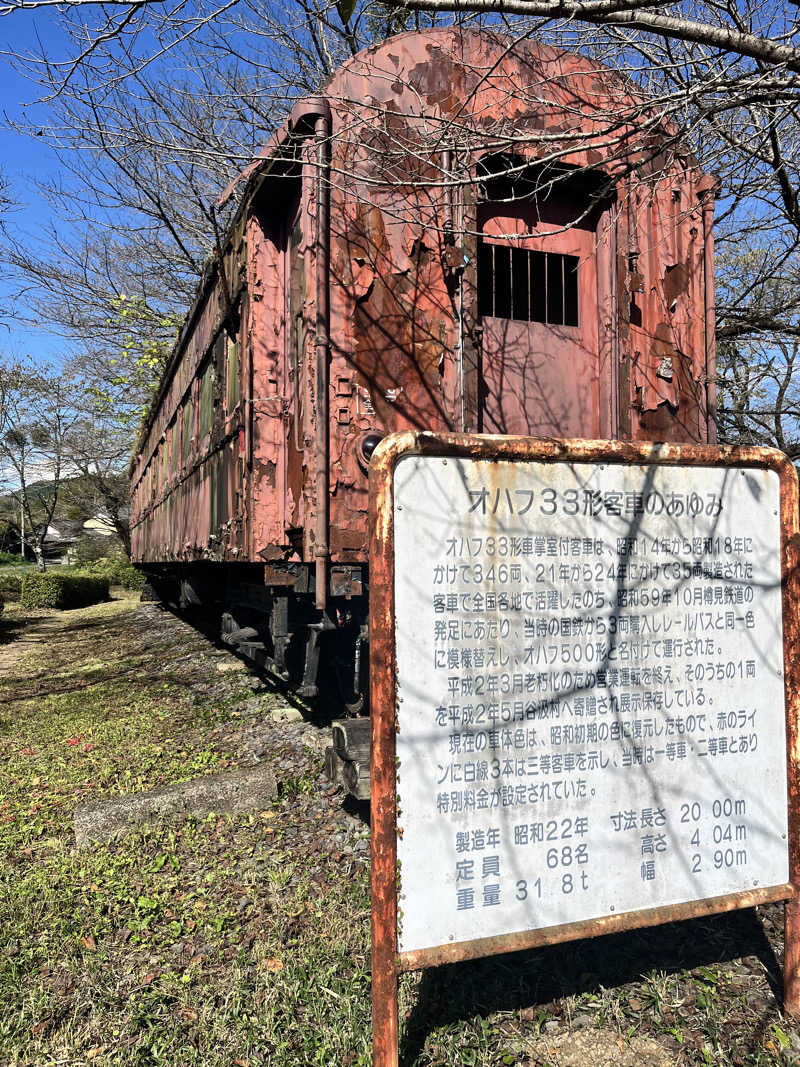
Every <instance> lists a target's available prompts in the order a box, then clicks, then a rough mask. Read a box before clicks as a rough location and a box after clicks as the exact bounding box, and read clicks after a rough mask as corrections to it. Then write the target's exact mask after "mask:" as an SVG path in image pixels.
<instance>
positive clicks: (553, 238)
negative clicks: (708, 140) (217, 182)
mask: <svg viewBox="0 0 800 1067" xmlns="http://www.w3.org/2000/svg"><path fill="white" fill-rule="evenodd" d="M486 71H491V76H490V77H487V76H486ZM328 111H329V112H330V116H331V117H330V131H331V135H330V140H329V143H328V136H327V133H325V132H324V131H322V129H321V128H320V130H319V131H317V136H316V137H315V136H314V129H315V123H317V122H318V121H319V120H320V119H321V117H322V118H324V117H325V115H326V114H327V112H328ZM643 117H646V118H647V119H648V121H650V119H651V118H652V116H647V107H646V103H645V102H643V101H642V100H641V99H640V98H638V97H637V96H636V95H635V93H634V90H633V88H632V86H631V83H630V82H629V81H627V79H625V78H624V77H622V76H621V75H619V74H617V73H615V72H613V71H611V70H608V69H606V68H603V67H602V66H601V65H600V64H598V63H596V62H594V61H590V60H588V59H584V58H582V57H579V56H573V55H569V54H567V53H563V52H560V51H557V50H555V49H551V48H545V47H542V46H540V45H537V44H536V43H535V42H533V41H522V42H517V43H515V45H514V47H513V48H511V49H509V48H508V40H507V39H506V38H505V37H503V36H502V35H496V34H493V33H490V32H486V31H480V32H479V31H474V30H462V29H458V28H452V27H451V28H446V29H445V28H443V29H436V30H431V31H428V32H424V33H406V34H400V35H398V36H396V37H393V38H391V40H389V41H387V42H385V43H384V44H382V45H379V46H377V47H376V48H373V49H370V50H368V51H366V52H364V53H360V54H359V55H357V56H355V57H353V58H352V59H350V60H349V61H348V62H347V63H345V64H344V65H343V66H342V67H341V68H340V69H339V70H338V71H337V72H336V73H335V74H334V75H333V78H332V79H331V81H330V83H329V85H328V87H327V88H326V93H325V96H324V97H321V98H312V99H309V100H306V101H301V102H300V103H299V104H298V105H296V107H295V109H294V111H293V112H292V116H291V118H290V120H289V122H288V123H287V124H286V126H285V127H284V128H283V129H282V130H281V131H279V132H278V134H276V136H275V137H274V138H273V139H272V141H271V142H270V145H268V146H267V148H265V150H264V152H263V154H262V157H261V158H259V159H258V160H257V161H255V162H254V164H253V165H251V167H249V168H248V170H247V171H246V172H245V174H244V175H243V177H242V181H241V182H240V183H239V184H238V189H239V190H241V192H242V194H243V195H242V201H241V205H240V207H239V210H238V213H237V215H236V218H235V220H234V224H233V226H232V228H231V230H230V232H229V234H228V235H227V237H226V238H225V239H223V240H222V241H221V242H220V249H221V254H222V257H223V261H224V270H222V271H220V270H219V269H217V268H216V267H214V266H212V267H211V268H210V269H209V271H208V273H207V276H206V278H205V280H204V282H203V285H202V287H201V293H200V296H199V297H198V301H197V304H196V306H195V309H194V310H193V312H192V315H191V316H190V318H189V320H187V324H186V327H185V328H184V330H183V333H182V335H181V338H180V340H179V342H178V345H177V346H176V349H175V352H174V354H173V357H172V359H171V361H170V365H169V368H168V371H167V374H166V376H165V378H164V382H163V385H162V388H161V390H160V393H159V396H158V398H157V402H156V404H155V406H154V408H153V411H152V413H151V416H150V418H149V420H148V422H147V424H146V428H145V431H144V433H143V435H142V438H141V440H140V443H139V448H138V457H137V459H136V461H135V463H134V466H133V472H132V473H133V497H132V527H133V532H132V541H133V552H134V557H135V558H136V559H138V560H143V561H150V562H167V561H186V562H189V561H194V560H203V559H207V560H224V561H241V560H246V561H251V562H272V561H292V562H300V563H303V564H305V565H307V566H309V567H312V568H313V567H314V565H315V563H316V562H318V563H319V568H320V570H319V580H318V581H317V583H316V585H317V589H316V594H317V596H318V597H322V596H324V595H325V592H326V590H328V584H327V581H326V580H325V579H324V577H323V575H324V573H325V571H326V570H327V567H326V566H325V564H326V562H327V560H328V559H329V560H330V562H331V563H333V564H336V563H339V564H347V563H363V562H366V558H367V543H366V540H367V539H366V516H367V508H368V499H367V479H366V473H365V464H364V461H363V455H362V451H361V443H362V442H363V440H364V439H365V436H366V435H368V434H370V433H379V434H383V433H388V432H394V431H398V430H403V429H433V430H455V431H459V430H470V431H476V430H483V431H485V432H505V433H516V432H524V433H527V434H534V435H537V436H559V437H565V436H573V435H580V436H583V437H594V436H607V437H620V438H627V437H629V438H632V439H641V438H648V439H652V438H659V439H661V438H663V439H666V440H679V441H698V442H702V441H707V440H710V439H712V438H713V428H712V425H711V413H712V409H713V397H714V380H713V375H714V369H713V363H714V361H713V307H712V303H713V279H712V277H711V268H712V250H713V249H712V235H711V226H710V221H711V217H712V212H713V193H714V183H713V181H712V180H711V179H709V178H708V177H707V176H706V175H703V174H702V173H701V172H700V171H699V170H698V168H697V166H696V165H695V163H694V161H693V160H692V157H691V155H690V154H689V153H687V152H686V151H685V150H683V149H682V148H680V146H675V145H674V143H673V142H674V137H673V131H671V130H669V129H666V128H659V127H658V125H657V123H656V124H653V122H650V126H649V129H648V130H647V132H646V134H644V133H642V125H643ZM610 118H613V123H614V134H613V137H611V138H609V136H608V132H609V120H610ZM326 129H327V126H326ZM662 142H663V143H662ZM502 153H506V154H507V153H511V154H512V155H513V156H514V158H515V159H516V160H517V161H518V164H519V165H520V166H522V167H537V166H540V165H541V164H542V163H543V162H544V161H545V160H546V159H552V158H555V157H558V160H559V165H562V166H566V167H571V168H573V170H574V172H575V173H576V174H579V175H582V177H580V180H579V181H577V180H576V181H577V184H576V181H572V182H571V184H570V183H567V184H559V183H556V184H555V185H554V186H553V189H552V191H550V192H548V193H547V194H546V195H545V194H544V193H543V194H542V195H540V196H537V197H534V198H533V199H532V200H531V199H529V200H528V201H519V202H516V203H514V202H512V203H511V204H508V203H503V202H501V201H500V200H497V199H496V198H495V199H493V194H492V192H491V188H490V186H489V185H486V184H485V183H484V184H483V185H482V184H480V183H479V181H478V179H479V178H480V175H481V173H482V170H481V168H484V169H485V167H486V166H487V162H486V161H487V159H491V158H494V157H497V156H498V154H502ZM531 173H533V172H531ZM548 173H549V172H548ZM328 175H329V178H330V180H328ZM587 183H588V184H587ZM587 190H588V191H587ZM591 190H594V192H593V193H591ZM598 190H599V192H598ZM231 191H232V190H231ZM590 193H591V195H592V196H594V195H595V193H596V194H597V199H596V202H595V201H592V200H591V197H590ZM587 197H589V199H587ZM501 200H502V198H501ZM328 201H329V202H330V203H329V212H328ZM326 216H327V219H326ZM328 230H329V231H330V233H329V241H328V240H326V233H327V231H328ZM481 242H483V244H485V245H487V246H492V247H495V248H500V249H503V248H505V249H506V250H508V249H511V248H513V249H515V250H525V251H526V252H529V253H531V255H534V254H540V253H545V252H546V253H551V254H554V255H561V256H571V255H574V256H575V257H576V259H577V260H578V290H579V292H578V304H579V312H580V314H579V323H578V325H577V326H574V327H573V326H568V325H563V324H562V325H559V324H554V323H544V322H535V321H527V320H525V321H523V320H520V319H514V318H503V317H502V316H495V315H487V314H481V309H480V306H479V305H480V299H481V298H480V293H479V291H478V272H477V262H478V253H479V247H480V246H481ZM221 275H222V276H224V279H225V281H226V283H227V284H226V285H225V286H223V285H222V278H221ZM326 304H327V305H329V306H327V307H326ZM230 308H232V309H233V318H234V319H236V320H237V323H238V329H237V328H236V327H233V328H234V329H236V333H235V338H232V339H231V340H233V339H235V341H236V347H237V352H238V360H237V363H236V367H235V372H234V373H235V377H236V379H237V384H238V388H237V389H235V390H234V391H233V394H234V395H233V396H232V397H231V398H230V400H231V402H230V403H229V402H228V400H229V398H228V396H227V391H226V390H225V389H224V388H223V385H224V384H227V381H228V378H229V374H228V370H229V366H230V364H229V362H228V361H227V355H226V354H225V353H223V356H222V360H223V364H222V365H220V366H219V367H218V368H217V373H218V376H219V379H218V381H217V383H216V385H215V387H214V389H212V390H211V392H209V389H208V386H206V391H205V393H203V386H202V381H201V379H202V376H203V374H204V368H205V366H206V364H207V362H208V361H209V360H210V359H216V358H217V357H216V356H215V355H214V352H215V351H216V348H217V347H219V345H220V340H219V339H220V337H223V342H224V344H227V341H226V340H225V337H226V328H227V330H230V329H231V328H232V323H231V322H230V321H229V320H231V318H232V316H231V313H230V310H229V309H230ZM209 399H210V402H211V417H212V421H213V427H212V428H211V430H210V432H206V433H201V431H200V419H201V412H200V408H201V406H203V405H205V407H206V408H207V405H208V402H209ZM204 410H205V409H204ZM202 417H203V418H205V415H203V416H202ZM173 440H177V441H178V446H177V457H178V459H177V462H176V463H174V464H173V463H172V462H171V461H170V462H168V463H167V464H166V468H167V469H166V472H163V473H161V474H160V475H158V476H156V473H155V472H156V471H162V470H163V468H164V467H165V461H164V456H165V455H169V456H171V454H172V452H171V450H172V448H173V446H172V444H171V442H172V441H173ZM326 455H327V459H326ZM326 487H327V491H326ZM320 602H321V601H320Z"/></svg>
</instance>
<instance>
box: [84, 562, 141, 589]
mask: <svg viewBox="0 0 800 1067" xmlns="http://www.w3.org/2000/svg"><path fill="white" fill-rule="evenodd" d="M81 572H82V573H84V574H99V575H102V577H103V578H108V580H109V582H110V583H111V585H121V586H122V588H123V589H141V588H142V587H143V586H144V581H145V578H144V575H143V574H142V573H141V572H140V571H137V569H136V568H135V567H134V565H133V564H132V563H131V562H130V560H128V559H109V558H108V557H104V558H103V559H96V560H94V562H93V563H87V564H86V566H85V567H81Z"/></svg>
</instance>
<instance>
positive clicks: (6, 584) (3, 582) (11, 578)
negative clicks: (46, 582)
mask: <svg viewBox="0 0 800 1067" xmlns="http://www.w3.org/2000/svg"><path fill="white" fill-rule="evenodd" d="M24 577H25V575H24V574H14V573H13V571H12V572H6V573H5V574H2V573H0V595H2V597H3V599H4V600H19V596H20V593H21V592H22V579H23V578H24Z"/></svg>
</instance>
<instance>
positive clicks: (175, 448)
mask: <svg viewBox="0 0 800 1067" xmlns="http://www.w3.org/2000/svg"><path fill="white" fill-rule="evenodd" d="M180 441H181V435H180V427H179V425H178V417H177V415H176V416H175V418H174V419H173V420H172V422H171V423H170V427H169V442H170V450H169V465H170V469H171V470H172V471H176V470H177V469H178V456H179V451H180V449H179V446H180Z"/></svg>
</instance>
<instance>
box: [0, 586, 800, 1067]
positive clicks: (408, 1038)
mask: <svg viewBox="0 0 800 1067" xmlns="http://www.w3.org/2000/svg"><path fill="white" fill-rule="evenodd" d="M329 718H330V709H329V708H326V707H325V706H324V703H323V704H321V705H320V706H319V707H317V708H310V707H308V706H306V705H304V704H302V703H300V702H298V701H296V700H294V699H292V698H291V697H289V696H288V695H286V694H281V693H280V692H278V691H277V690H276V689H275V688H274V687H273V686H272V685H271V684H270V683H269V682H268V681H267V680H265V679H261V678H258V677H256V676H255V675H253V674H251V673H249V672H248V671H247V670H246V669H245V668H244V667H243V665H242V664H241V663H240V662H239V661H238V660H237V659H236V658H235V657H233V656H232V655H230V653H229V652H228V651H227V650H225V649H222V648H219V647H217V646H215V644H214V643H213V642H212V641H210V640H209V639H208V638H207V637H205V636H203V635H202V634H201V633H199V632H198V631H196V630H195V629H193V628H192V627H190V626H189V625H187V623H185V622H183V621H181V620H179V619H177V618H175V617H174V616H173V615H171V614H169V613H168V612H166V611H163V610H162V609H161V608H160V607H159V606H158V605H154V604H140V603H138V601H137V600H136V599H134V598H133V597H130V596H123V597H119V598H118V599H115V600H114V601H112V602H111V603H109V604H105V605H97V606H95V607H93V608H87V609H82V610H80V611H72V612H63V613H55V612H50V613H48V612H38V613H35V614H33V615H30V614H27V615H26V614H25V613H23V612H22V610H21V609H20V608H19V606H18V605H8V608H7V613H6V615H5V616H4V617H3V619H2V621H0V759H2V764H3V768H4V771H3V776H2V779H1V780H0V871H2V874H1V875H0V1065H3V1067H11V1065H14V1067H20V1065H22V1064H25V1065H43V1067H44V1065H53V1067H55V1065H56V1064H59V1065H61V1064H86V1063H91V1064H99V1065H101V1067H103V1065H111V1064H114V1065H117V1064H120V1065H122V1064H125V1065H127V1064H132V1065H143V1067H144V1065H151V1064H164V1065H167V1064H169V1065H173V1064H177V1063H181V1064H184V1063H186V1064H202V1065H203V1067H207V1065H212V1067H214V1065H217V1064H219V1065H222V1064H225V1065H238V1067H256V1065H260V1064H269V1065H273V1064H274V1065H296V1064H320V1065H327V1064H333V1063H342V1064H347V1065H355V1064H363V1065H367V1064H368V1063H369V1062H370V1029H369V897H368V887H369V883H368V874H369V868H368V864H369V854H368V812H367V810H366V806H365V805H363V804H358V803H356V802H354V801H351V800H347V799H346V798H345V797H344V796H343V795H342V794H341V793H340V792H339V791H338V790H337V789H336V788H335V787H332V786H331V785H330V784H329V783H328V782H327V780H326V779H325V778H324V775H323V773H322V754H323V751H324V747H325V745H326V744H328V743H329V730H328V729H327V728H326V727H325V726H324V725H321V724H324V723H325V722H326V721H327V720H329ZM261 761H269V764H270V766H271V767H272V768H273V769H274V772H275V777H276V779H277V782H278V791H277V796H276V797H275V799H274V801H272V802H270V803H269V804H268V805H266V806H265V808H264V810H263V811H259V812H255V813H252V814H250V815H240V816H236V817H232V816H229V817H222V816H219V817H218V816H214V815H212V816H210V817H208V818H206V819H203V820H192V819H191V818H190V819H188V820H186V822H185V823H181V824H177V825H176V824H174V823H172V824H165V825H155V826H153V827H150V828H147V829H143V830H142V831H141V832H136V833H133V834H129V835H127V836H126V837H125V838H123V839H121V840H119V841H116V842H112V843H111V844H110V845H108V846H102V847H95V848H93V849H90V850H78V849H77V848H76V847H75V843H74V835H73V832H72V812H73V810H74V807H75V806H76V804H79V803H82V802H84V801H85V800H87V799H94V798H98V797H100V796H107V795H115V794H119V793H126V792H133V791H140V790H144V789H149V788H152V787H154V786H158V785H162V784H165V783H170V782H179V781H184V780H189V779H192V778H195V777H198V776H199V775H202V774H207V773H219V772H221V771H223V772H224V770H225V769H226V768H229V767H241V766H248V765H253V764H256V763H259V762H261ZM781 938H782V921H781V909H780V908H779V907H769V908H762V909H759V910H758V912H754V911H748V912H740V913H735V914H732V915H728V916H721V917H718V918H714V919H709V920H705V921H695V922H687V923H680V924H674V925H672V926H670V927H662V928H658V929H653V930H645V931H640V932H633V933H629V934H620V935H614V936H611V937H607V938H600V939H596V940H594V941H586V942H579V943H575V944H570V945H565V946H556V947H554V948H550V949H545V950H541V951H537V952H524V953H518V954H515V955H509V956H504V957H497V958H494V959H485V960H479V961H475V962H474V963H466V964H460V965H451V966H446V967H442V968H438V969H436V970H431V971H428V972H424V973H422V974H416V975H408V976H405V977H404V978H403V979H402V982H401V989H400V1003H401V1062H402V1063H403V1064H405V1065H411V1064H420V1065H423V1064H425V1065H434V1064H437V1065H442V1067H444V1065H448V1067H449V1065H452V1064H456V1065H459V1064H489V1065H494V1064H505V1065H513V1064H519V1065H529V1067H533V1065H534V1064H535V1065H552V1067H605V1065H609V1067H610V1065H612V1064H613V1065H619V1067H628V1065H634V1064H642V1065H645V1067H664V1065H667V1064H672V1063H674V1064H689V1063H692V1064H694V1063H699V1064H711V1063H714V1064H717V1063H718V1064H731V1065H745V1064H747V1065H750V1064H753V1065H757V1064H787V1063H798V1062H800V1056H798V1052H800V1033H799V1032H798V1030H797V1028H796V1027H794V1026H793V1025H792V1024H791V1023H790V1022H789V1021H787V1020H786V1019H785V1018H784V1016H783V1014H782V1012H781V1000H780V998H781V953H782V943H781Z"/></svg>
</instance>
